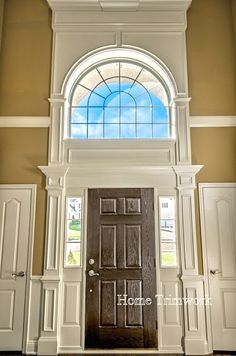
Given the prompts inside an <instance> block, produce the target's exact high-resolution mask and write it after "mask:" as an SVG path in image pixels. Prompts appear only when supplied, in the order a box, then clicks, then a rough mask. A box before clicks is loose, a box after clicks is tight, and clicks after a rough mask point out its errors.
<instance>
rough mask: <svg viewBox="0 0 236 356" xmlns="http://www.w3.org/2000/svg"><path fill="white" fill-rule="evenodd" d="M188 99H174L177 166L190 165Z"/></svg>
mask: <svg viewBox="0 0 236 356" xmlns="http://www.w3.org/2000/svg"><path fill="white" fill-rule="evenodd" d="M189 101H190V98H175V99H174V105H175V116H176V132H177V137H176V145H177V152H176V155H177V164H179V165H182V164H191V145H190V142H191V141H190V127H189Z"/></svg>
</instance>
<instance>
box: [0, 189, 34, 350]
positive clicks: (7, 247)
mask: <svg viewBox="0 0 236 356" xmlns="http://www.w3.org/2000/svg"><path fill="white" fill-rule="evenodd" d="M35 197H36V188H35V186H34V185H0V350H4V351H9V350H23V349H24V346H25V345H24V343H25V338H26V333H27V317H28V310H27V306H28V298H29V296H28V285H29V283H28V281H29V275H30V273H31V263H32V240H33V239H32V237H33V230H34V213H35ZM20 272H22V276H20V274H21V273H20ZM13 273H16V274H18V276H17V275H12V274H13ZM26 288H27V289H26ZM26 290H27V293H26Z"/></svg>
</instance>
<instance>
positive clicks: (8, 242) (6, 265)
mask: <svg viewBox="0 0 236 356" xmlns="http://www.w3.org/2000/svg"><path fill="white" fill-rule="evenodd" d="M20 214H21V203H20V202H19V201H18V200H15V199H11V200H9V201H8V202H4V204H3V216H2V226H1V227H0V228H1V230H0V231H1V236H0V253H1V255H0V277H1V278H2V279H12V276H11V273H12V272H14V271H16V269H17V265H16V263H17V249H18V241H19V232H20Z"/></svg>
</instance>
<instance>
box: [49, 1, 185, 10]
mask: <svg viewBox="0 0 236 356" xmlns="http://www.w3.org/2000/svg"><path fill="white" fill-rule="evenodd" d="M47 2H48V4H49V6H50V7H51V9H52V10H53V11H61V10H62V11H74V10H80V11H187V9H188V7H189V6H190V4H191V2H192V0H47Z"/></svg>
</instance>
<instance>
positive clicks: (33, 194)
mask: <svg viewBox="0 0 236 356" xmlns="http://www.w3.org/2000/svg"><path fill="white" fill-rule="evenodd" d="M0 189H16V190H20V189H22V190H26V189H28V190H30V191H31V202H30V205H31V206H30V225H29V240H28V251H27V268H26V286H25V310H24V324H23V340H22V352H23V353H25V352H26V350H27V336H28V331H29V314H30V301H31V300H30V298H31V295H30V280H31V278H32V277H31V273H32V264H33V245H34V229H35V212H36V194H37V185H36V184H1V185H0Z"/></svg>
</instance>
